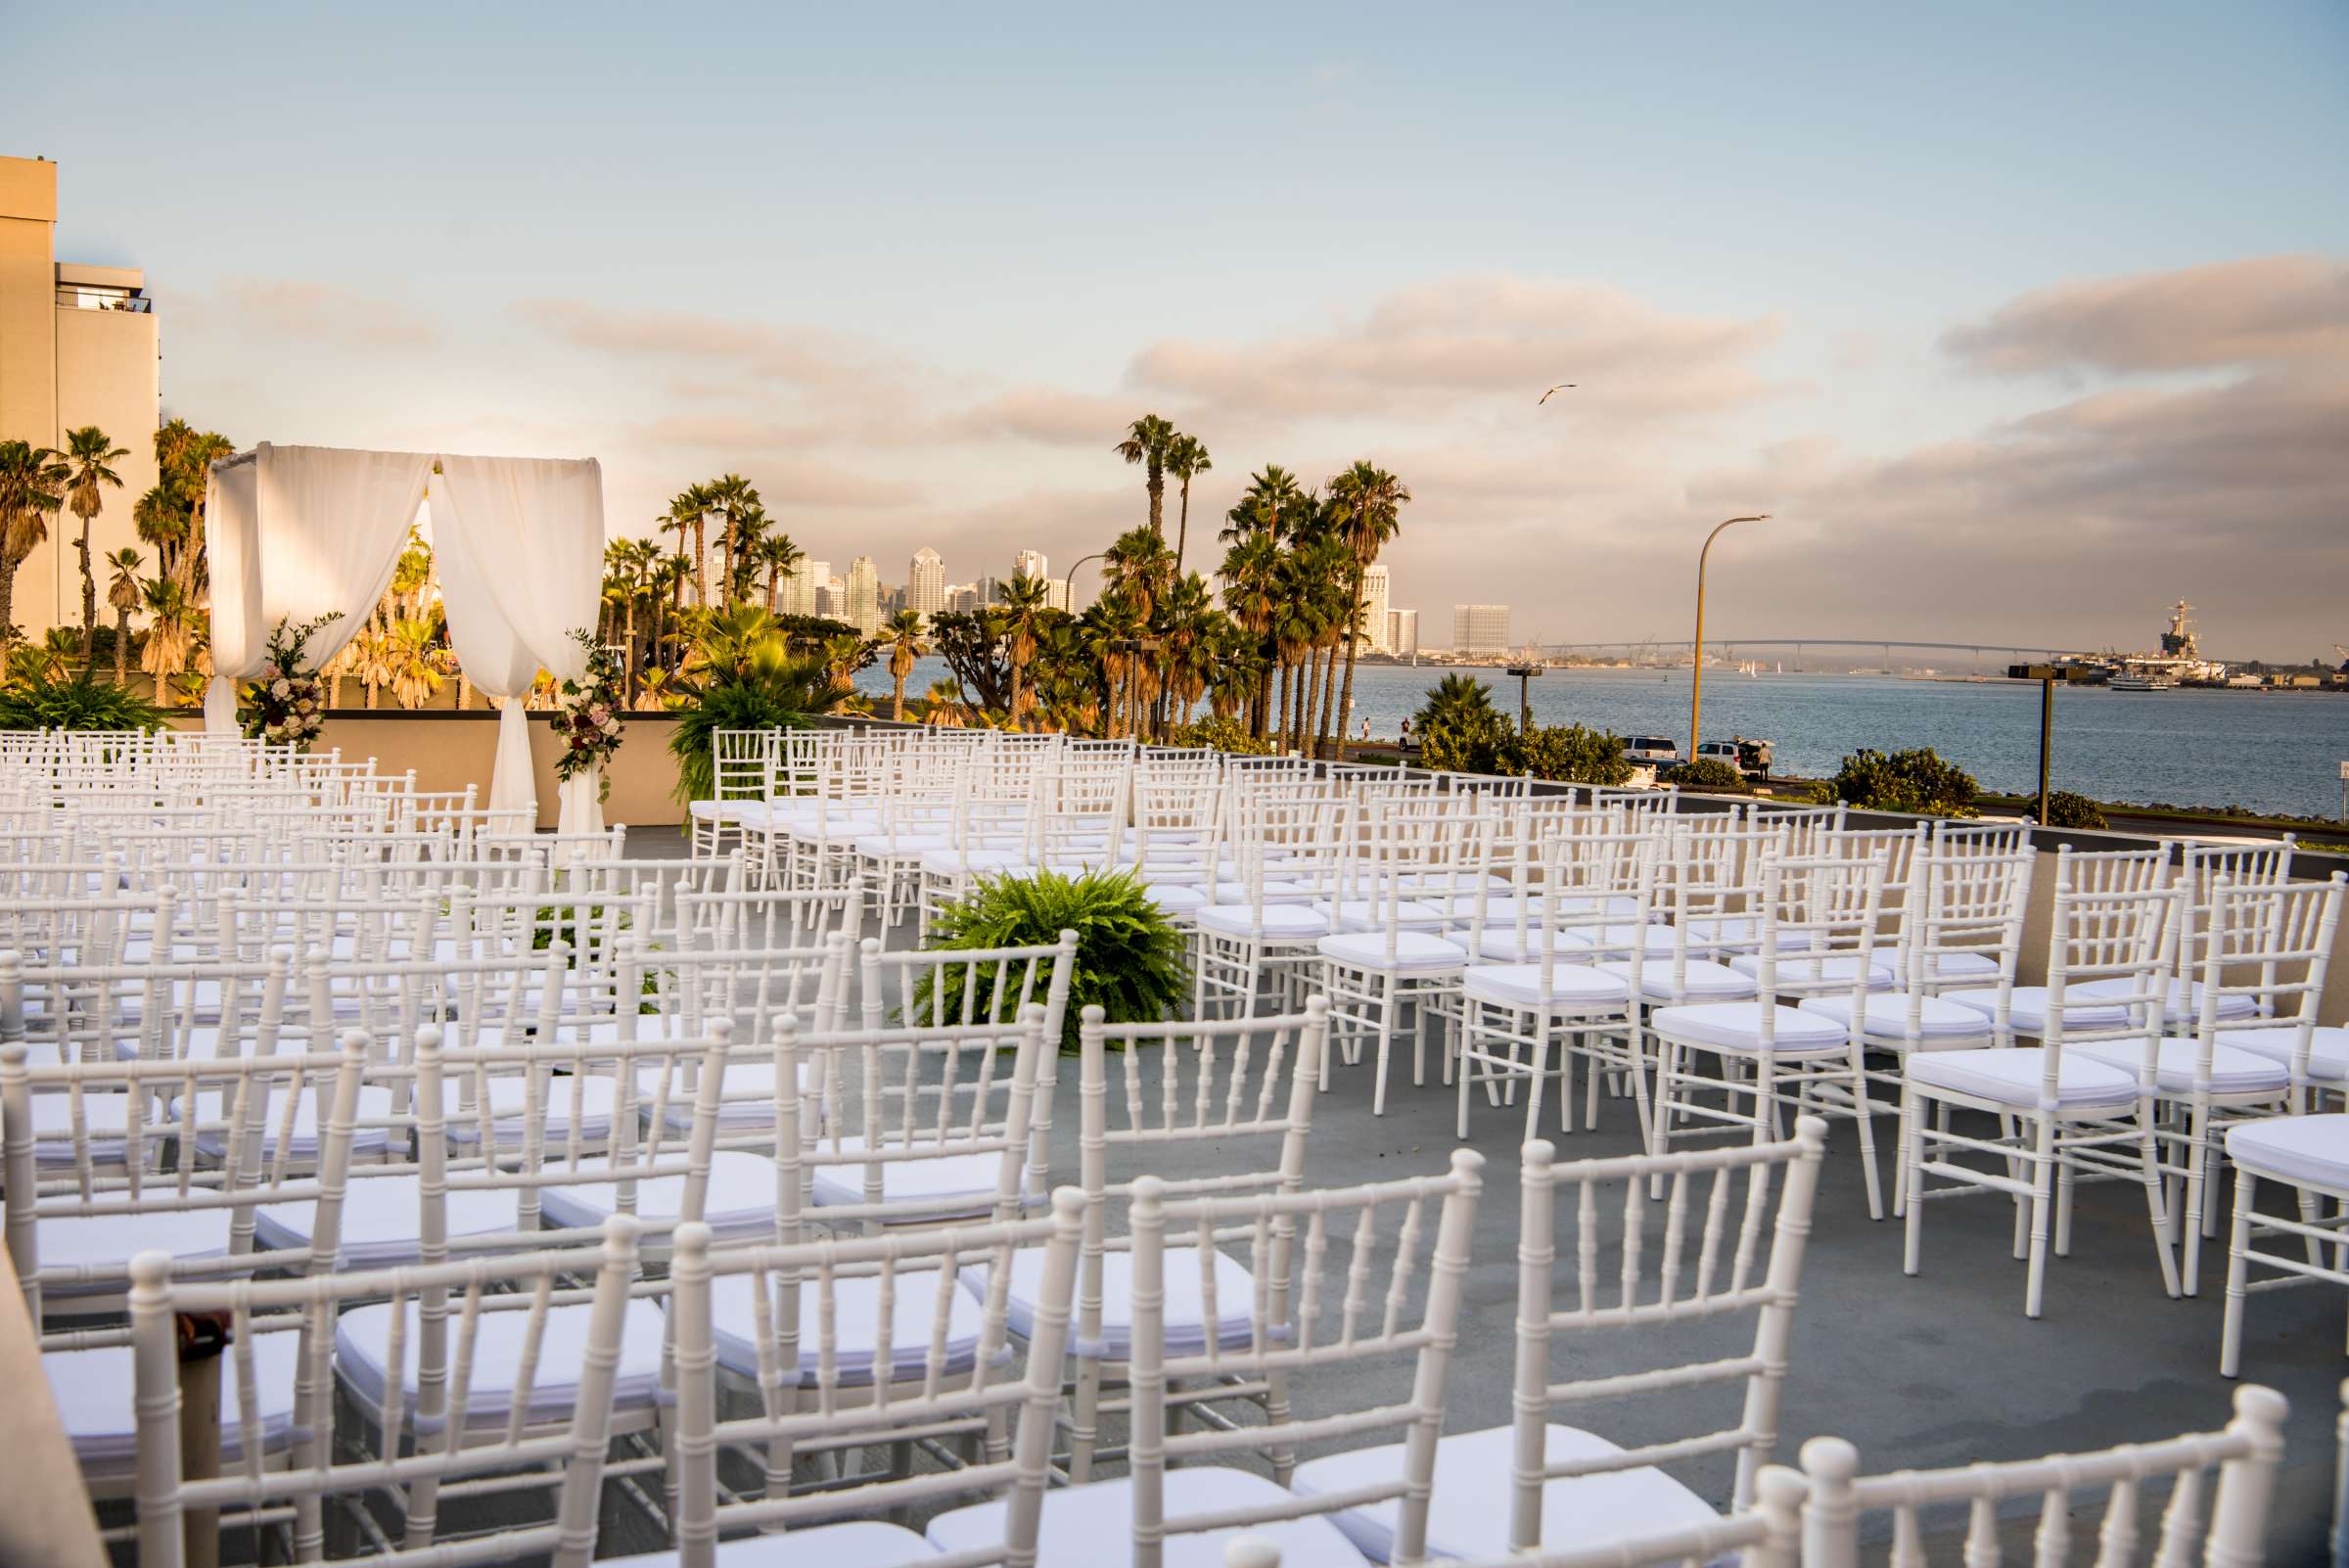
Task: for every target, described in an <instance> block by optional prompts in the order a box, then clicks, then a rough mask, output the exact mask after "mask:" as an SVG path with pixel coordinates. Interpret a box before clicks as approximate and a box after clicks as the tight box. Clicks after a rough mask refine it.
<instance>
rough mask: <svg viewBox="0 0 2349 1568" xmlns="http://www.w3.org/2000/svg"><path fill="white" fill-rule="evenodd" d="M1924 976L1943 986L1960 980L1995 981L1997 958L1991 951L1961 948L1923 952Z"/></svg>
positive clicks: (1997, 969)
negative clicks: (1971, 950) (1974, 950)
mask: <svg viewBox="0 0 2349 1568" xmlns="http://www.w3.org/2000/svg"><path fill="white" fill-rule="evenodd" d="M1925 978H1926V979H1927V980H1929V981H1932V982H1933V983H1934V984H1936V985H1944V986H1946V985H1952V984H1955V983H1957V982H1960V981H1984V980H1993V981H1995V980H1997V979H1998V978H1999V960H1998V958H1997V957H1996V956H1995V955H1993V954H1991V953H1986V952H1967V951H1964V950H1963V949H1957V950H1954V951H1953V950H1944V951H1942V952H1929V953H1927V954H1925Z"/></svg>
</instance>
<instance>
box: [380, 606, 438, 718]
mask: <svg viewBox="0 0 2349 1568" xmlns="http://www.w3.org/2000/svg"><path fill="white" fill-rule="evenodd" d="M434 630H435V628H434V625H433V623H431V622H430V621H397V622H394V623H392V624H391V630H389V631H388V632H386V633H385V634H384V637H383V648H382V657H383V662H384V676H385V684H386V685H389V686H390V687H391V696H392V700H393V701H395V702H397V703H398V704H399V706H400V707H402V708H422V707H423V706H424V705H425V704H426V703H427V702H429V701H431V700H432V696H433V694H434V693H435V692H437V691H438V690H439V689H440V678H441V677H440V671H439V669H438V668H437V667H436V666H435V665H434V663H433V633H434Z"/></svg>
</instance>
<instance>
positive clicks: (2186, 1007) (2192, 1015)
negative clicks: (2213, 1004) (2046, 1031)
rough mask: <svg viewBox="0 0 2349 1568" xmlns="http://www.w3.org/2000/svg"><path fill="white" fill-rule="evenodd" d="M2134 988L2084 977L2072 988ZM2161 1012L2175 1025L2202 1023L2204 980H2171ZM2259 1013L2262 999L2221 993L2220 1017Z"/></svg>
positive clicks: (2110, 992) (2096, 991)
mask: <svg viewBox="0 0 2349 1568" xmlns="http://www.w3.org/2000/svg"><path fill="white" fill-rule="evenodd" d="M2132 989H2133V988H2132V987H2131V986H2130V984H2129V982H2128V981H2126V980H2084V981H2082V982H2081V983H2080V984H2079V985H2077V986H2074V987H2073V988H2072V994H2073V995H2075V996H2121V997H2126V996H2127V995H2128V994H2129V992H2130V991H2131V990H2132ZM2064 1011H2066V1012H2067V1013H2068V1012H2069V1011H2071V1009H2070V1008H2069V1007H2068V1006H2067V1007H2066V1008H2065V1009H2064ZM2161 1012H2162V1017H2163V1018H2164V1019H2166V1020H2167V1021H2168V1022H2170V1023H2172V1024H2185V1025H2188V1026H2189V1027H2190V1026H2192V1025H2195V1024H2198V1023H2200V1022H2201V1020H2202V983H2201V982H2200V981H2198V980H2197V981H2195V982H2194V983H2193V984H2192V985H2191V986H2188V985H2184V984H2181V983H2179V982H2177V981H2172V982H2170V994H2169V999H2168V1000H2166V1001H2164V1002H2163V1003H2162V1007H2161ZM2258 1016H2259V1001H2258V999H2257V998H2256V997H2253V996H2250V995H2247V994H2245V993H2244V992H2220V993H2219V1017H2220V1018H2222V1019H2224V1020H2226V1021H2228V1022H2230V1023H2234V1022H2236V1021H2238V1020H2241V1019H2245V1018H2256V1017H2258Z"/></svg>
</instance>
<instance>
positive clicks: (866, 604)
mask: <svg viewBox="0 0 2349 1568" xmlns="http://www.w3.org/2000/svg"><path fill="white" fill-rule="evenodd" d="M848 610H849V613H848V623H849V624H850V625H852V626H854V627H855V628H856V629H857V630H858V631H859V632H861V633H862V634H863V635H865V636H867V637H869V636H871V635H872V634H873V633H874V632H876V631H878V630H880V629H881V569H880V568H879V567H876V566H874V565H873V558H872V557H871V556H869V555H860V556H858V557H857V558H856V559H855V560H853V561H851V562H850V563H849V606H848Z"/></svg>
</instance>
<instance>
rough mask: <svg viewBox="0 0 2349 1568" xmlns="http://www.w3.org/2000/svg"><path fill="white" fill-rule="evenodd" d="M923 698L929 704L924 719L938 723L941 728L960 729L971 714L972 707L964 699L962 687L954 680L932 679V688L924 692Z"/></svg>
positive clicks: (924, 720) (927, 721)
mask: <svg viewBox="0 0 2349 1568" xmlns="http://www.w3.org/2000/svg"><path fill="white" fill-rule="evenodd" d="M922 700H923V702H924V703H925V704H927V705H928V706H927V708H926V709H925V711H924V713H923V715H922V721H923V722H924V723H926V724H936V725H937V726H938V727H939V728H941V729H960V728H961V727H962V725H963V724H964V722H965V721H966V720H967V719H968V718H969V716H970V708H969V706H968V705H967V704H965V703H964V702H963V700H962V688H961V687H960V686H958V685H956V684H955V683H954V682H953V681H950V680H934V681H932V682H931V683H930V690H929V691H928V692H926V693H924V694H923V698H922Z"/></svg>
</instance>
